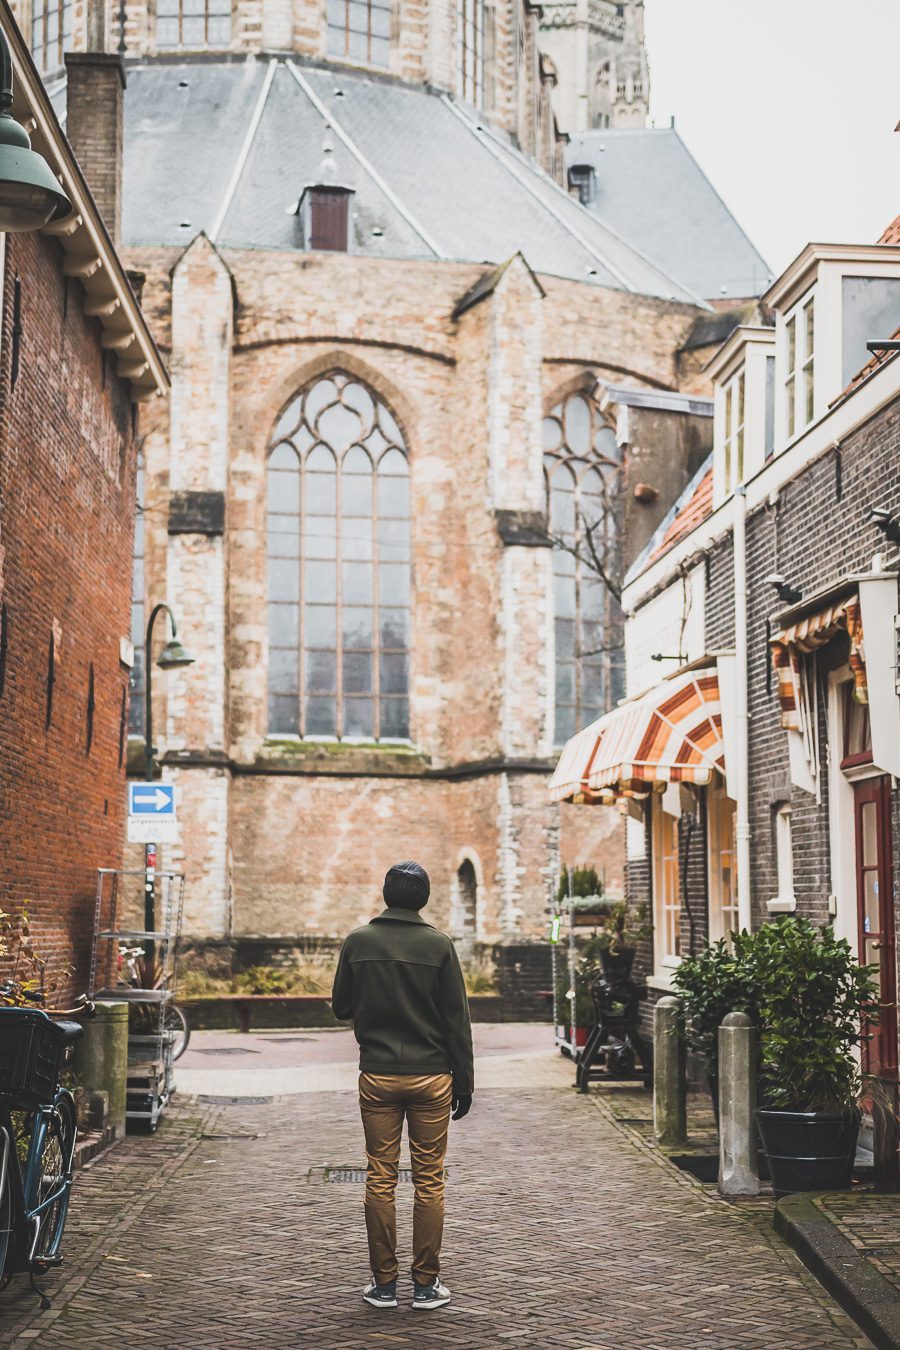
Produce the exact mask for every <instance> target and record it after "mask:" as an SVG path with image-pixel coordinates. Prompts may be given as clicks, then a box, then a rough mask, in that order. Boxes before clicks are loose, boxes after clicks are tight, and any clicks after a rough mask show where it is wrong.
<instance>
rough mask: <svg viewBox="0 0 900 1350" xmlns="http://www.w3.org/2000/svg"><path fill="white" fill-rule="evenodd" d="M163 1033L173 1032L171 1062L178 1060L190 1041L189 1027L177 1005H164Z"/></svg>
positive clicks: (184, 1013) (183, 1012) (182, 1009)
mask: <svg viewBox="0 0 900 1350" xmlns="http://www.w3.org/2000/svg"><path fill="white" fill-rule="evenodd" d="M163 1031H174V1033H175V1039H174V1041H173V1042H172V1059H173V1061H174V1060H176V1059H180V1058H181V1056H182V1055H183V1054H184V1052H185V1050H186V1049H187V1048H188V1041H189V1040H190V1039H191V1025H190V1022H188V1019H187V1013H186V1012H185V1011H184V1008H181V1007H179V1005H178V1004H177V1003H167V1004H166V1006H165V1008H164V1010H163Z"/></svg>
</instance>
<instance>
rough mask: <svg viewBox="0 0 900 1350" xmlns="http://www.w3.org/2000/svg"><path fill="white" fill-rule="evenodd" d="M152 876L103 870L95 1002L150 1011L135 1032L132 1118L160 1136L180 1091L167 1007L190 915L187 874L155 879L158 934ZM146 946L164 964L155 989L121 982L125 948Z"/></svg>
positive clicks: (94, 950)
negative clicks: (150, 915) (150, 925)
mask: <svg viewBox="0 0 900 1350" xmlns="http://www.w3.org/2000/svg"><path fill="white" fill-rule="evenodd" d="M147 877H148V874H147V873H146V872H145V871H144V870H143V868H130V869H129V868H121V869H117V868H111V867H98V869H97V894H96V902H95V905H94V932H93V941H92V943H91V976H90V997H91V998H94V999H104V998H108V999H115V1000H117V1001H121V1002H125V1003H130V1004H137V1005H139V1006H140V1007H142V1008H144V1009H145V1012H144V1014H143V1015H142V1019H141V1020H142V1023H143V1025H142V1026H141V1027H140V1029H135V1028H134V1027H132V1026H131V1025H130V1026H129V1034H128V1079H127V1095H126V1107H125V1116H126V1119H127V1120H132V1121H140V1122H141V1123H142V1124H143V1125H145V1126H146V1127H147V1128H148V1129H150V1130H155V1129H156V1126H157V1123H158V1121H159V1117H160V1116H161V1115H162V1113H163V1111H164V1110H165V1109H166V1106H167V1105H168V1102H169V1098H170V1097H171V1095H172V1092H173V1090H174V1087H175V1079H174V1073H173V1069H172V1045H173V1042H174V1033H173V1032H172V1031H170V1030H167V1028H166V1017H165V1012H166V1007H167V1006H168V1004H170V1003H172V1002H173V1001H174V999H175V994H176V991H177V985H178V948H179V943H180V940H181V924H182V918H183V915H184V875H183V873H181V872H167V871H160V870H156V871H154V873H153V887H154V892H155V907H154V908H155V913H156V915H157V917H158V919H159V922H158V924H157V927H156V929H155V930H153V931H152V932H151V931H148V930H147V929H146V928H145V927H143V926H142V925H140V923H139V920H140V919H143V913H144V900H145V894H146V891H145V887H146V884H147ZM120 943H127V944H129V945H130V946H135V945H143V946H144V951H145V955H146V954H149V953H152V954H153V955H154V956H155V957H156V959H157V960H158V962H159V971H158V978H157V979H155V981H154V987H153V988H152V989H140V988H135V987H134V986H132V985H129V984H128V983H127V982H125V981H122V982H121V983H120V982H119V944H120Z"/></svg>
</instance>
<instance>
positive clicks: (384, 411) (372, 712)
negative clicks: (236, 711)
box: [268, 371, 410, 740]
mask: <svg viewBox="0 0 900 1350" xmlns="http://www.w3.org/2000/svg"><path fill="white" fill-rule="evenodd" d="M268 499H269V505H268V602H269V604H268V615H269V731H270V733H271V734H273V735H299V736H304V737H310V738H320V737H326V738H331V737H335V738H337V739H339V740H343V739H359V740H405V739H407V738H408V737H409V645H410V643H409V629H410V512H409V466H408V463H407V452H406V445H405V443H404V440H403V434H402V432H401V431H400V428H399V427H398V425H397V423H396V422H395V420H394V418H393V416H392V415H391V413H390V411H389V410H388V408H387V407H386V405H385V404H384V403H383V402H382V401H381V400H380V399H379V398H378V396H377V395H376V394H375V393H374V392H373V391H372V390H371V389H369V388H367V386H366V385H364V384H363V383H361V381H359V380H357V379H354V378H353V377H352V376H350V375H347V374H345V373H343V372H339V371H336V372H333V373H332V374H330V375H328V376H326V377H325V378H323V379H319V380H317V381H316V382H315V383H314V384H313V385H311V386H310V387H309V388H307V389H306V390H305V391H303V392H302V393H300V394H298V395H297V397H296V398H294V399H293V400H292V401H291V403H290V404H289V405H288V406H287V408H286V409H285V410H284V412H283V413H282V414H281V416H280V418H279V419H278V423H277V425H276V427H275V431H274V433H273V435H272V438H271V441H270V452H269V460H268Z"/></svg>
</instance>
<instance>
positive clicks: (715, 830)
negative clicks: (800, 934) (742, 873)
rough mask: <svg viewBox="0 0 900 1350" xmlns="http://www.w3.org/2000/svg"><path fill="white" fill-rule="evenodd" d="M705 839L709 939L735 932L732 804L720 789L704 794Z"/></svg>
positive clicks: (735, 887) (735, 891)
mask: <svg viewBox="0 0 900 1350" xmlns="http://www.w3.org/2000/svg"><path fill="white" fill-rule="evenodd" d="M706 802H707V816H706V822H707V837H708V841H709V850H708V851H709V936H710V940H711V941H712V942H716V941H717V940H718V939H719V938H723V937H724V938H727V937H729V936H730V935H731V934H732V933H736V932H737V931H738V926H739V924H738V902H737V880H736V877H735V870H734V863H735V853H734V820H735V804H734V802H733V801H732V800H731V798H730V797H729V796H728V795H727V794H726V793H725V791H724V790H723V789H722V788H713V789H710V791H709V792H708V793H707V799H706Z"/></svg>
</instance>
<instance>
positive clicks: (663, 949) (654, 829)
mask: <svg viewBox="0 0 900 1350" xmlns="http://www.w3.org/2000/svg"><path fill="white" fill-rule="evenodd" d="M664 831H666V832H668V831H671V840H670V841H665V840H664V839H663V832H664ZM667 842H670V843H671V847H664V846H663V845H664V844H666V843H667ZM650 861H651V873H652V878H651V885H652V889H653V968H654V973H655V974H656V975H657V977H659V978H661V979H666V978H667V977H668V976H669V975H671V973H672V971H673V970H677V969H678V967H679V966H680V965H681V956H680V954H679V952H678V951H677V950H675V951H672V950H670V944H669V943H668V940H667V939H668V924H667V919H668V917H669V915H670V914H672V913H674V915H675V946H676V948H677V947H678V945H679V939H680V927H681V887H680V883H679V850H678V819H677V817H676V816H673V815H670V814H669V812H668V811H666V810H665V809H664V807H663V804H662V802H661V801H660V800H659V799H658V798H654V799H653V802H652V805H651V809H650ZM672 862H674V882H675V899H674V903H673V902H672V897H671V896H670V895H669V894H668V892H667V887H666V864H667V863H672ZM669 876H670V877H671V876H672V873H671V872H670V873H669Z"/></svg>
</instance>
